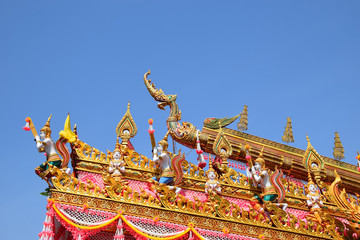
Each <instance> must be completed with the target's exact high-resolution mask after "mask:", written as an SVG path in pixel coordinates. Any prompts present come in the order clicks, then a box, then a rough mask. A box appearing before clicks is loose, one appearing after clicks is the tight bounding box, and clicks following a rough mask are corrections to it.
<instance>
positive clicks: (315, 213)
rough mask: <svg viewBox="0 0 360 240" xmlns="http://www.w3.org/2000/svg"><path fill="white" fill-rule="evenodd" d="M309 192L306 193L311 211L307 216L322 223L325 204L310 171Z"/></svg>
mask: <svg viewBox="0 0 360 240" xmlns="http://www.w3.org/2000/svg"><path fill="white" fill-rule="evenodd" d="M307 189H308V194H307V195H306V203H307V205H308V207H309V208H310V213H309V214H308V215H307V216H306V217H307V219H308V220H310V221H314V222H318V223H320V224H322V216H323V206H324V203H323V201H322V195H321V194H320V192H319V190H318V188H317V186H316V184H315V183H314V182H313V180H312V178H311V174H310V171H308V185H307Z"/></svg>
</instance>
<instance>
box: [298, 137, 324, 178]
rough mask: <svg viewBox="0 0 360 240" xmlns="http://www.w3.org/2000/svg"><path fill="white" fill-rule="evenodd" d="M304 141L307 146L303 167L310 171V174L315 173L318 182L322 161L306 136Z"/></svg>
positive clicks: (322, 167) (322, 168) (322, 165)
mask: <svg viewBox="0 0 360 240" xmlns="http://www.w3.org/2000/svg"><path fill="white" fill-rule="evenodd" d="M306 140H307V142H308V145H307V148H306V151H305V153H304V158H303V160H304V165H305V166H306V168H308V169H310V170H311V171H312V172H314V173H315V175H316V176H315V179H316V180H320V176H319V175H320V172H322V171H324V159H323V158H322V157H321V155H320V154H319V153H318V152H317V151H316V150H315V148H314V147H313V146H312V145H311V143H310V139H309V137H308V136H306Z"/></svg>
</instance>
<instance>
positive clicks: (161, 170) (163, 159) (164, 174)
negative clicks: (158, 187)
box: [150, 132, 185, 193]
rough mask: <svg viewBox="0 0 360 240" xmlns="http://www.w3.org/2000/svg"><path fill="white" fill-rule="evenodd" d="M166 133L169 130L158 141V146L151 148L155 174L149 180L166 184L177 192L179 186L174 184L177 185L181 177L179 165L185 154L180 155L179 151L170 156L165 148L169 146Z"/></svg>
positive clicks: (181, 172)
mask: <svg viewBox="0 0 360 240" xmlns="http://www.w3.org/2000/svg"><path fill="white" fill-rule="evenodd" d="M168 134H169V132H167V133H166V135H165V137H164V138H163V139H162V140H161V141H160V142H159V143H158V146H157V147H154V148H153V161H154V163H155V167H156V170H155V176H154V177H153V178H152V179H151V180H150V183H154V181H156V182H158V183H159V184H165V185H168V186H169V187H170V189H176V190H175V192H176V193H179V192H180V191H181V188H179V187H176V185H178V184H179V183H180V182H181V180H182V178H183V171H182V167H181V165H182V162H183V161H184V159H185V155H184V154H182V155H181V154H180V151H179V153H178V154H176V155H175V156H171V155H172V154H171V153H170V152H169V151H168V150H167V148H168V146H169V144H168V139H167V137H168ZM170 162H171V164H170ZM173 186H175V187H173Z"/></svg>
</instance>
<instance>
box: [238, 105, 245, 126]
mask: <svg viewBox="0 0 360 240" xmlns="http://www.w3.org/2000/svg"><path fill="white" fill-rule="evenodd" d="M237 126H238V130H239V131H246V130H247V129H248V127H247V126H248V111H247V105H244V109H243V111H242V113H240V121H239V123H238V124H237Z"/></svg>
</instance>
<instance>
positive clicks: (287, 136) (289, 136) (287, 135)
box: [282, 117, 294, 143]
mask: <svg viewBox="0 0 360 240" xmlns="http://www.w3.org/2000/svg"><path fill="white" fill-rule="evenodd" d="M282 140H283V142H286V143H290V142H294V135H293V131H292V125H291V118H290V117H288V118H287V123H286V127H285V131H284V136H282Z"/></svg>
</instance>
